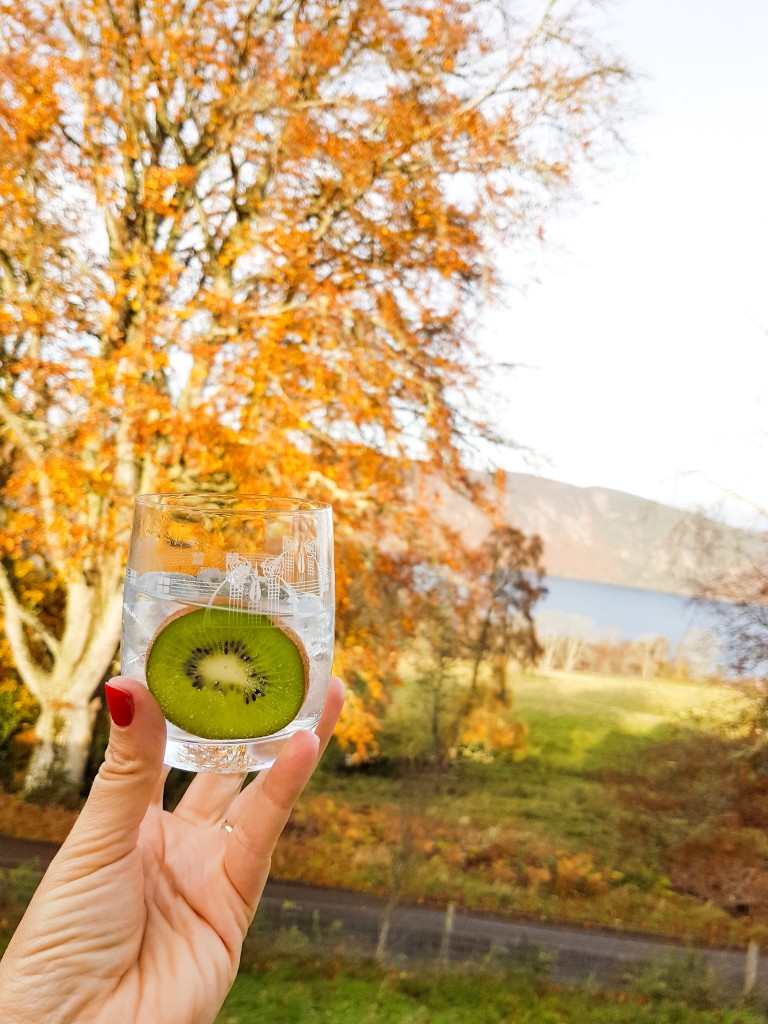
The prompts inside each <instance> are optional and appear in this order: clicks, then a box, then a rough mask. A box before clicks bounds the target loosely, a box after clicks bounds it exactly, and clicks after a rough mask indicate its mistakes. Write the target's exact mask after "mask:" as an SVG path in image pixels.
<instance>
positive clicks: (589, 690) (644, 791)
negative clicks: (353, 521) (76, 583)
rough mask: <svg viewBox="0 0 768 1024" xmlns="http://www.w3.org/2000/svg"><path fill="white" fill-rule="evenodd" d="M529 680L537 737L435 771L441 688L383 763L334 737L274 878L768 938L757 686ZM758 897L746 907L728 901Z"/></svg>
mask: <svg viewBox="0 0 768 1024" xmlns="http://www.w3.org/2000/svg"><path fill="white" fill-rule="evenodd" d="M514 694H515V707H514V710H513V712H512V713H513V714H514V716H515V717H516V718H518V719H521V720H522V721H524V722H525V723H526V725H527V727H528V739H527V743H526V746H525V748H524V750H522V751H519V752H517V753H516V754H515V755H514V756H499V757H495V758H488V757H482V756H481V757H479V758H477V759H474V760H472V759H465V758H461V757H459V758H457V759H455V760H454V761H451V762H449V763H448V764H447V765H445V766H444V767H443V768H441V769H440V771H439V772H434V771H430V770H429V768H428V767H427V765H426V762H425V761H424V758H423V755H424V753H425V751H427V750H428V748H429V743H430V715H429V707H428V702H427V701H426V700H425V698H424V694H423V692H421V691H419V689H418V688H417V687H416V686H415V684H414V685H411V686H405V687H403V688H402V689H400V690H399V691H398V692H397V694H396V695H395V699H394V701H393V704H392V707H391V709H390V711H389V713H388V715H387V718H386V720H385V722H384V728H383V732H382V751H383V752H384V756H383V757H382V759H381V760H380V762H379V763H378V764H376V765H373V766H372V767H370V768H368V769H364V770H347V769H345V767H344V765H343V759H342V757H341V755H340V754H339V752H338V751H335V752H334V750H333V748H332V749H331V751H329V756H327V757H326V759H325V761H324V762H323V766H322V767H321V769H320V771H319V772H318V773H317V774H316V776H315V777H314V779H313V780H312V782H311V784H310V787H309V789H308V791H307V793H306V794H305V796H304V797H302V799H301V801H300V804H299V806H298V808H297V810H296V813H295V814H294V816H293V818H292V820H291V822H290V823H289V826H288V828H287V830H286V833H285V835H284V836H283V838H282V840H281V842H280V844H279V846H278V850H277V852H276V855H275V858H274V863H273V875H274V876H275V877H277V878H281V879H283V880H286V881H291V880H293V881H301V882H304V883H309V884H318V885H323V886H339V887H344V888H354V889H359V890H361V891H365V892H371V893H375V894H377V895H385V894H386V893H387V892H388V891H389V889H390V885H391V878H392V867H393V864H394V863H395V861H398V863H399V866H400V867H401V868H402V869H403V870H402V875H401V879H400V882H399V883H398V884H399V896H400V898H401V899H403V900H407V901H412V902H423V903H427V904H433V905H436V906H444V905H445V904H446V903H447V902H448V901H450V900H453V901H455V902H456V903H457V904H458V905H459V906H460V907H464V908H466V909H472V910H476V911H484V912H489V913H493V914H500V915H505V916H510V917H527V918H531V919H536V920H561V921H568V922H573V923H579V924H582V925H584V926H587V927H609V928H614V929H621V930H626V931H638V932H647V933H654V934H659V935H664V936H669V937H673V938H677V939H681V940H684V941H689V942H693V943H709V944H713V945H733V946H737V947H741V948H743V947H744V946H745V945H746V943H747V941H748V940H749V939H751V938H757V939H758V940H759V941H761V943H763V944H765V943H766V942H768V881H766V883H765V885H764V886H763V888H764V889H765V890H766V891H765V892H763V891H762V890H760V885H759V884H758V883H755V885H756V886H757V889H756V891H755V892H748V893H747V896H746V897H745V896H744V894H743V893H741V891H740V890H738V886H739V885H740V884H741V883H740V882H739V881H738V879H739V877H740V874H739V873H740V872H741V875H742V876H743V875H749V876H750V877H752V876H754V877H755V878H757V879H758V880H759V879H760V878H763V879H767V880H768V873H767V872H766V864H768V840H766V838H765V833H766V831H768V783H765V784H764V783H763V782H762V781H761V779H760V778H756V779H754V778H753V779H751V780H750V779H747V780H746V782H749V784H750V785H751V786H752V789H751V790H750V789H749V788H746V789H745V785H746V782H745V778H744V777H742V776H743V775H744V772H743V768H742V767H738V768H737V767H736V765H737V762H735V761H734V760H733V757H732V754H733V749H734V748H733V729H732V728H731V723H733V722H735V721H737V719H738V716H739V714H740V713H741V711H742V710H743V708H744V706H745V703H746V699H745V697H744V696H743V695H741V694H740V693H739V692H738V691H737V690H735V689H733V688H730V687H725V686H707V685H701V684H694V683H685V682H680V683H678V682H670V681H667V680H640V679H633V678H625V677H617V678H615V677H606V676H594V675H587V674H570V675H566V674H561V673H560V674H552V675H549V676H535V675H527V676H520V677H519V678H517V679H516V680H515V681H514ZM448 706H450V703H449V705H448ZM408 758H411V759H412V760H411V761H410V762H409V761H408V760H407V759H408ZM414 758H415V760H413V759H414ZM409 763H410V765H411V767H409V768H406V769H405V770H404V771H403V770H402V766H403V765H404V764H406V765H407V764H409ZM763 785H765V792H762V791H761V790H760V787H761V786H763ZM73 817H74V815H73V814H71V813H68V812H64V811H60V810H57V809H55V808H39V807H33V806H27V805H24V804H21V803H19V801H18V800H16V799H14V798H11V797H7V796H6V797H3V796H2V795H0V831H6V832H8V833H10V834H16V835H26V836H28V837H31V838H34V837H42V836H45V837H50V838H63V836H64V834H66V830H67V829H68V827H69V825H70V824H71V821H72V819H73ZM59 833H61V835H59ZM729 844H730V846H731V847H732V849H730V850H729V849H727V847H728V846H729ZM718 857H719V861H718V860H717V858H718ZM740 858H741V859H740ZM721 876H722V877H721ZM760 884H762V883H760ZM718 887H719V888H718ZM753 889H754V886H753ZM729 901H730V902H729ZM745 901H746V903H747V904H748V907H747V909H748V913H743V906H742V907H741V910H742V912H741V913H740V915H736V914H734V913H731V912H729V909H733V907H736V906H741V904H742V903H743V902H745ZM731 904H732V905H733V907H731Z"/></svg>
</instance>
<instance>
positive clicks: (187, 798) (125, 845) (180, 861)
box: [0, 677, 344, 1024]
mask: <svg viewBox="0 0 768 1024" xmlns="http://www.w3.org/2000/svg"><path fill="white" fill-rule="evenodd" d="M343 700H344V688H343V686H342V684H341V682H340V680H338V679H333V680H332V682H331V689H330V692H329V695H328V701H327V703H326V707H325V711H324V712H323V716H322V718H321V720H320V723H319V725H318V727H317V735H314V734H313V733H309V732H300V733H297V734H296V735H295V736H293V737H292V739H291V740H290V742H289V743H288V744H287V745H286V746H285V748H284V749H283V751H282V752H281V754H280V756H279V758H278V759H277V761H276V762H275V764H274V765H273V767H272V768H270V769H269V770H268V771H265V772H262V773H261V774H260V775H259V776H258V777H257V778H256V780H255V781H254V782H253V783H251V785H249V786H247V787H246V788H245V789H244V790H242V792H241V787H242V784H243V781H244V778H245V777H244V776H242V775H237V776H233V775H213V774H200V775H197V776H196V778H195V779H194V780H193V781H192V783H191V785H190V786H189V789H188V790H187V792H186V793H185V795H184V797H183V798H182V800H181V802H180V803H179V805H178V807H177V808H176V810H175V811H174V812H173V813H172V814H171V813H169V812H167V811H164V810H163V809H162V799H163V786H164V783H165V779H166V776H167V774H168V770H167V769H166V768H164V767H163V764H162V760H163V751H164V748H165V722H164V720H163V715H162V713H161V711H160V709H159V707H158V706H157V704H156V702H155V700H154V698H153V697H152V695H151V694H150V693H149V691H148V690H147V689H146V688H145V687H143V686H142V685H141V684H140V683H138V682H136V681H135V680H133V679H127V678H122V677H121V678H117V679H115V680H112V683H111V685H110V687H109V689H108V702H109V705H110V711H111V712H112V718H113V724H112V731H111V735H110V740H109V746H108V748H107V753H106V759H105V762H104V764H103V765H102V767H101V770H100V772H99V775H98V777H97V778H96V779H95V781H94V783H93V787H92V789H91V793H90V795H89V797H88V800H87V801H86V804H85V806H84V807H83V810H82V812H81V814H80V817H79V818H78V820H77V822H76V824H75V826H74V828H73V829H72V832H71V833H70V835H69V837H68V838H67V840H66V842H65V843H64V845H63V846H62V848H61V850H60V851H59V853H58V854H57V855H56V857H55V859H54V860H53V862H52V864H51V866H50V868H49V869H48V871H47V873H46V875H45V877H44V878H43V881H42V882H41V884H40V887H39V889H38V891H37V893H36V894H35V896H34V899H33V900H32V902H31V904H30V906H29V909H28V910H27V913H26V914H25V916H24V918H23V920H22V922H21V924H20V925H19V928H18V930H17V932H16V934H15V935H14V937H13V939H12V941H11V944H10V946H9V947H8V950H7V953H6V955H5V957H4V958H3V960H2V963H0V1020H2V1021H3V1022H4V1024H210V1022H211V1021H213V1020H214V1019H215V1017H216V1014H217V1013H218V1011H219V1008H220V1007H221V1004H222V1003H223V1001H224V999H225V997H226V995H227V993H228V992H229V989H230V987H231V985H232V982H233V981H234V978H235V974H236V972H237V968H238V963H239V959H240V949H241V946H242V941H243V938H244V936H245V933H246V931H247V929H248V926H249V924H250V923H251V920H252V919H253V915H254V913H255V911H256V907H257V905H258V902H259V898H260V896H261V893H262V890H263V888H264V884H265V882H266V880H267V874H268V872H269V866H270V859H271V856H272V851H273V850H274V847H275V844H276V843H277V840H278V838H279V836H280V833H281V832H282V830H283V827H284V826H285V823H286V821H287V820H288V816H289V814H290V812H291V809H292V807H293V804H294V802H295V801H296V799H297V797H298V796H299V794H300V793H301V791H302V789H303V788H304V786H305V784H306V783H307V781H308V779H309V777H310V775H311V774H312V771H313V770H314V768H315V766H316V764H317V762H318V759H319V757H320V754H321V753H322V751H323V749H324V748H325V745H326V744H327V742H328V739H329V738H330V735H331V733H332V731H333V728H334V725H335V723H336V719H337V718H338V714H339V711H340V710H341V705H342V703H343ZM225 823H228V824H229V825H231V826H232V829H231V831H228V830H227V829H225V828H224V827H223V825H224V824H225Z"/></svg>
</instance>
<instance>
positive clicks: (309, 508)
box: [121, 493, 334, 772]
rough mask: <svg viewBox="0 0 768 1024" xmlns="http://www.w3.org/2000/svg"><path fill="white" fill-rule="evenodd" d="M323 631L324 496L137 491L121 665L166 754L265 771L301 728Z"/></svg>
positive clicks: (327, 651)
mask: <svg viewBox="0 0 768 1024" xmlns="http://www.w3.org/2000/svg"><path fill="white" fill-rule="evenodd" d="M333 639H334V575H333V519H332V511H331V507H330V505H326V504H324V503H323V502H318V501H311V500H306V499H302V498H279V497H267V496H263V495H251V494H215V493H201V494H143V495H140V496H139V497H138V498H136V502H135V509H134V517H133V528H132V533H131V543H130V551H129V555H128V566H127V569H126V574H125V591H124V599H123V629H122V643H121V671H122V673H123V675H127V676H132V677H133V678H135V679H139V680H140V681H141V682H143V683H145V685H147V686H148V687H149V689H150V691H151V692H152V693H153V694H154V696H155V698H156V699H157V700H158V702H159V704H160V706H161V707H162V709H163V713H164V714H165V718H166V722H167V729H168V740H167V744H166V753H165V763H166V764H169V765H171V766H173V767H176V768H185V769H189V770H191V771H208V772H244V771H258V770H261V769H263V768H268V767H269V766H270V765H271V764H272V763H273V761H274V760H275V758H276V757H277V755H278V753H279V752H280V749H281V747H282V746H283V745H284V744H285V743H286V741H287V740H288V739H289V738H290V736H292V735H293V733H294V732H297V731H298V730H301V729H312V728H313V727H314V726H315V725H316V724H317V721H318V719H319V717H320V713H321V711H322V709H323V705H324V703H325V698H326V693H327V690H328V682H329V679H330V674H331V662H332V658H333Z"/></svg>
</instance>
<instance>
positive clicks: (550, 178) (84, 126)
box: [0, 0, 625, 784]
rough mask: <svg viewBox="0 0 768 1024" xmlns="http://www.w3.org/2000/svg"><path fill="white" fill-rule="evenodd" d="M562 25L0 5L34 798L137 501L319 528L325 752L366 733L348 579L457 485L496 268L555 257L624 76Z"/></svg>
mask: <svg viewBox="0 0 768 1024" xmlns="http://www.w3.org/2000/svg"><path fill="white" fill-rule="evenodd" d="M579 13H580V12H579V10H578V5H576V6H574V5H571V4H567V5H563V7H562V10H561V7H560V4H559V3H558V2H547V3H546V4H545V5H544V6H543V7H542V9H541V10H540V11H538V12H536V14H535V17H533V19H532V20H531V21H530V22H529V23H523V22H520V21H517V20H516V19H515V17H513V15H512V13H511V5H509V6H507V5H506V4H505V3H503V2H502V3H499V2H497V0H472V2H470V0H397V2H393V0H343V2H342V0H337V2H333V0H0V96H2V103H0V209H1V210H2V215H1V216H0V339H1V344H0V424H1V425H2V438H1V439H0V443H2V445H3V448H4V450H6V451H7V452H9V460H10V461H9V462H8V469H9V472H8V479H7V481H6V487H5V492H4V496H3V500H2V509H1V510H0V514H1V516H2V521H1V523H0V526H1V528H2V562H1V564H0V600H2V614H3V617H4V622H5V631H6V634H7V638H8V641H9V643H10V645H11V647H12V650H13V658H14V662H15V665H16V668H17V670H18V673H19V674H20V676H21V678H22V679H23V680H24V682H25V683H26V685H27V686H28V688H29V689H30V691H31V692H32V693H33V694H34V695H35V697H36V698H37V700H38V701H39V703H40V705H41V714H40V718H39V720H38V723H37V731H38V734H39V736H40V740H41V743H40V745H39V748H38V751H37V756H36V758H35V760H34V763H33V766H32V770H31V773H30V784H34V783H35V782H36V781H39V780H40V779H41V778H43V777H44V775H45V772H46V769H47V767H48V765H50V762H51V757H52V750H53V742H54V739H56V740H57V742H59V743H60V744H61V745H62V747H63V749H64V750H65V751H66V758H65V764H66V770H67V772H68V773H69V775H70V776H71V778H72V779H74V780H76V779H78V778H79V777H80V774H81V770H82V763H83V756H84V748H85V744H86V742H87V739H88V735H89V732H90V728H91V722H92V716H93V711H94V705H93V696H94V693H95V691H96V689H97V687H98V685H99V682H100V681H101V680H102V678H103V677H104V675H105V673H106V672H108V671H109V668H110V665H111V663H112V661H113V658H114V655H115V650H116V647H117V643H118V636H119V628H120V603H121V577H122V569H123V558H124V552H125V549H126V539H127V530H128V527H129V510H130V504H131V499H132V497H133V496H134V495H135V494H136V493H137V492H140V491H147V490H152V489H155V490H169V489H170V490H183V489H200V488H208V489H211V488H212V489H229V488H234V487H238V488H241V489H248V490H253V491H261V492H263V491H268V492H272V493H274V492H302V493H311V494H312V495H314V496H316V497H318V498H326V499H328V500H329V501H331V502H332V503H333V505H334V508H335V515H336V523H337V536H338V541H339V567H340V573H339V576H340V598H341V600H340V609H341V615H340V658H339V664H338V667H339V669H340V671H342V672H343V673H345V674H347V675H349V676H350V678H352V679H353V680H357V681H358V683H359V686H358V687H357V688H353V689H355V692H354V693H353V696H352V699H351V701H350V703H349V711H348V715H349V716H351V717H348V719H347V722H346V724H343V725H342V730H341V735H342V736H343V737H344V738H345V740H349V741H354V739H355V738H356V736H357V737H359V736H360V735H361V733H365V730H366V729H368V728H369V727H370V725H371V720H370V710H369V702H368V697H367V694H366V690H365V687H366V683H370V685H373V686H375V685H377V683H376V671H377V665H378V664H379V662H380V660H381V659H380V651H381V649H382V646H381V645H382V644H386V630H385V629H383V628H382V627H381V624H380V623H378V624H376V629H371V630H368V631H363V633H361V635H360V639H361V642H360V643H349V642H348V637H349V636H350V635H351V633H352V632H353V631H354V629H355V613H356V610H357V609H359V607H360V606H361V605H364V604H365V603H366V600H367V597H366V596H365V594H364V595H362V596H360V597H359V598H358V600H357V601H355V602H354V603H353V602H350V601H348V600H346V599H345V589H344V588H345V587H346V586H347V585H348V583H349V581H350V579H351V573H352V572H353V571H355V570H349V569H347V568H346V566H347V564H348V563H349V564H353V565H356V564H358V563H359V564H364V565H365V569H366V572H367V576H366V577H365V579H366V581H367V582H366V587H365V593H366V594H367V595H371V596H375V594H376V588H377V579H378V576H377V574H378V573H379V571H380V568H379V565H378V561H377V559H378V557H379V553H380V552H381V551H382V550H384V548H385V547H386V543H385V542H386V541H387V539H388V538H389V539H391V538H392V537H394V536H397V535H398V532H399V530H400V526H401V523H402V520H403V519H404V517H410V518H411V519H412V518H413V516H415V515H418V514H419V513H418V510H416V509H414V508H413V507H411V505H410V504H409V503H408V502H406V501H404V500H403V495H404V493H405V491H406V485H407V482H408V480H409V479H410V477H411V475H412V473H413V471H414V466H415V465H416V464H418V465H426V466H427V467H429V468H430V469H431V470H433V471H435V472H439V473H442V474H444V475H445V476H446V478H448V479H450V480H451V481H452V482H453V483H454V484H460V482H461V478H462V473H463V465H462V454H461V453H462V450H463V449H462V445H461V442H462V439H463V438H466V437H467V436H469V435H470V434H473V433H474V434H479V435H482V434H486V435H489V434H492V433H493V431H492V430H491V428H490V427H489V425H488V424H487V423H485V422H484V421H483V417H482V415H480V414H475V413H473V412H471V406H470V404H469V403H468V401H467V399H466V396H471V395H473V394H478V393H479V389H480V388H481V387H482V384H483V379H482V367H481V361H480V360H479V357H478V353H477V351H476V348H475V342H474V339H475V331H474V324H475V322H476V314H477V310H478V307H479V304H480V303H481V302H484V301H486V300H488V301H490V300H491V299H492V298H493V297H494V295H495V294H496V293H497V291H498V288H499V286H500V283H501V281H500V276H499V273H498V267H497V261H498V252H499V245H498V241H499V240H503V241H504V242H505V243H507V244H512V243H513V242H514V241H515V240H516V239H520V238H521V237H523V236H528V235H530V234H532V233H534V232H538V231H540V230H541V228H542V225H543V224H544V222H545V219H546V216H547V214H548V211H549V207H550V205H551V201H552V199H553V198H554V197H555V196H556V195H557V194H558V193H564V192H567V191H568V190H569V189H570V186H571V185H572V183H573V181H574V180H575V177H574V176H575V175H576V173H577V171H578V168H579V166H580V165H581V164H583V163H584V162H585V160H587V159H589V158H590V157H591V155H592V154H593V153H595V152H597V151H599V148H600V144H601V142H603V141H604V140H605V139H606V137H607V135H608V134H610V132H609V128H610V120H611V117H612V115H613V112H614V110H615V101H616V91H617V90H618V89H619V88H620V87H621V85H622V83H623V80H624V78H625V73H624V70H623V69H622V67H621V66H619V65H618V64H617V63H615V62H614V61H612V60H611V59H609V58H607V57H606V56H605V54H604V53H603V52H601V49H600V48H599V47H598V46H596V45H595V44H594V42H593V41H592V40H591V39H590V38H589V36H587V35H585V34H584V32H583V30H582V29H581V28H580V24H581V22H580V19H579ZM363 549H365V550H363ZM31 570H34V572H35V573H36V574H37V576H38V577H39V579H40V580H41V583H42V586H41V587H37V588H36V589H35V592H34V594H33V595H32V596H30V594H29V593H28V592H25V588H24V582H23V581H24V578H25V573H27V572H28V571H31ZM51 609H57V610H58V611H57V614H56V615H53V614H52V613H51ZM363 641H364V642H363Z"/></svg>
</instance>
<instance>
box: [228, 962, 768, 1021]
mask: <svg viewBox="0 0 768 1024" xmlns="http://www.w3.org/2000/svg"><path fill="white" fill-rule="evenodd" d="M697 1002H698V1001H697V1000H696V999H695V998H694V999H693V1000H692V1001H691V1002H686V1001H685V1000H683V999H674V998H661V999H659V998H656V999H654V998H652V996H650V995H648V994H644V993H640V992H638V993H636V994H630V993H621V994H611V993H605V992H603V993H599V992H595V991H590V990H589V989H586V988H582V989H578V988H572V989H568V988H557V987H555V986H553V985H550V984H547V983H546V982H534V981H532V979H530V978H527V977H526V976H525V975H519V976H515V975H493V974H483V973H480V974H452V975H447V976H440V975H435V974H429V973H419V974H412V973H404V972H402V973H401V972H396V971H391V972H384V971H382V970H380V969H379V968H377V967H374V966H372V965H362V966H353V965H350V964H346V965H345V964H342V963H337V962H323V963H307V962H292V961H290V960H275V961H272V962H270V963H268V964H265V965H262V966H261V967H260V968H258V969H256V971H255V972H254V974H253V975H252V976H247V975H241V976H240V977H239V978H238V979H237V981H236V983H235V986H234V989H233V990H232V992H231V994H230V996H229V998H228V999H227V1001H226V1003H225V1005H224V1007H223V1009H222V1011H221V1013H220V1014H219V1017H218V1019H217V1024H254V1022H258V1024H467V1022H468V1021H471V1022H472V1024H563V1022H564V1021H565V1022H568V1021H570V1022H573V1024H587V1022H588V1024H759V1022H760V1021H764V1020H765V1018H764V1017H762V1016H760V1015H757V1014H754V1013H752V1012H748V1011H745V1010H731V1009H715V1008H712V1007H707V1006H706V1004H701V1003H698V1005H697Z"/></svg>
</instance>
